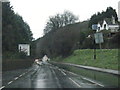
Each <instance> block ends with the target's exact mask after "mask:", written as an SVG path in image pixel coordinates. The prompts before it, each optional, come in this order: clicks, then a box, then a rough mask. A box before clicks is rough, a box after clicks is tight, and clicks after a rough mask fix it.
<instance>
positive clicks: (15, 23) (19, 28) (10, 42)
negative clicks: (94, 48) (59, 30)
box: [2, 2, 33, 58]
mask: <svg viewBox="0 0 120 90" xmlns="http://www.w3.org/2000/svg"><path fill="white" fill-rule="evenodd" d="M32 35H33V34H32V32H31V30H30V27H29V25H28V24H27V23H26V22H25V21H24V20H23V18H22V17H21V16H20V15H19V14H16V13H15V12H14V10H13V7H12V6H11V5H10V2H2V52H3V58H10V57H14V56H15V54H16V53H18V44H20V43H31V42H32V40H33V36H32Z"/></svg>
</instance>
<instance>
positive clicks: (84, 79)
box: [83, 78, 104, 87]
mask: <svg viewBox="0 0 120 90" xmlns="http://www.w3.org/2000/svg"><path fill="white" fill-rule="evenodd" d="M83 79H84V80H87V81H89V82H92V83H94V84H96V85H99V86H101V87H104V85H102V84H99V83H97V82H94V81H92V80H90V79H87V78H83Z"/></svg>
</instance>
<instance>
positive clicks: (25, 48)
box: [18, 44, 30, 56]
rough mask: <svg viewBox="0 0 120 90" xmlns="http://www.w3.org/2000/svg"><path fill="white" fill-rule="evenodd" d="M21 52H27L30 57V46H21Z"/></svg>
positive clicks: (19, 47)
mask: <svg viewBox="0 0 120 90" xmlns="http://www.w3.org/2000/svg"><path fill="white" fill-rule="evenodd" d="M18 49H19V52H25V53H26V55H27V56H30V45H29V44H19V45H18Z"/></svg>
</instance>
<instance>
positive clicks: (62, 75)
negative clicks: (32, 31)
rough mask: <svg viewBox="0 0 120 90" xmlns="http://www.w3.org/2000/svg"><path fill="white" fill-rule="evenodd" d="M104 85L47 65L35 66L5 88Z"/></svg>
mask: <svg viewBox="0 0 120 90" xmlns="http://www.w3.org/2000/svg"><path fill="white" fill-rule="evenodd" d="M97 87H104V85H102V84H100V83H97V82H94V81H91V80H89V79H87V78H85V77H82V76H80V75H77V74H74V73H72V72H69V71H66V70H63V69H60V68H58V67H57V66H54V65H51V64H49V63H46V64H45V65H41V66H39V65H34V66H33V68H32V69H30V70H28V71H27V72H26V73H24V74H22V75H20V76H19V77H15V78H14V80H12V81H10V82H8V83H6V84H4V85H3V88H97Z"/></svg>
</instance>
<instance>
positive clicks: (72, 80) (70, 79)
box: [69, 78, 81, 87]
mask: <svg viewBox="0 0 120 90" xmlns="http://www.w3.org/2000/svg"><path fill="white" fill-rule="evenodd" d="M69 79H70V80H71V81H72V82H73V83H74V84H76V85H77V86H78V87H81V86H80V85H79V84H78V83H76V82H75V81H74V80H72V79H71V78H69Z"/></svg>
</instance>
